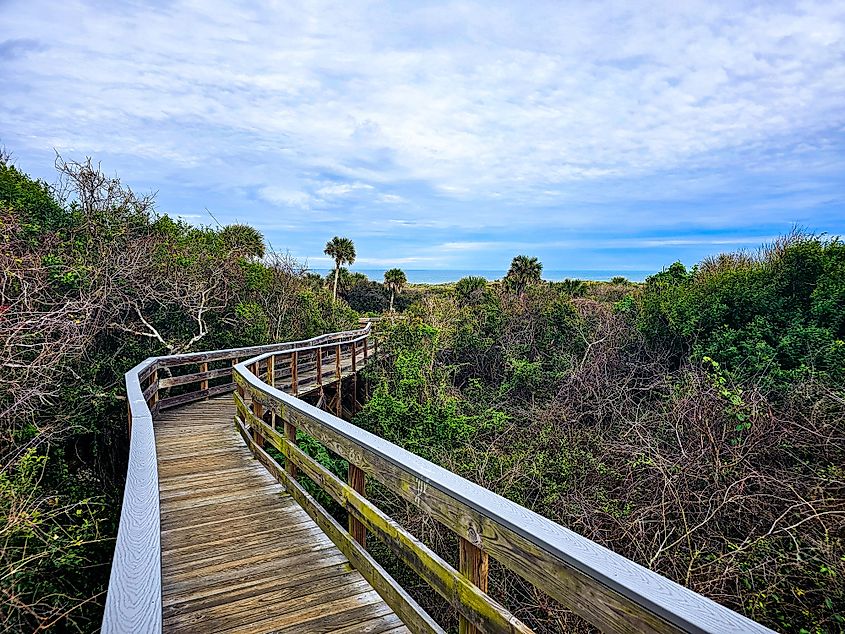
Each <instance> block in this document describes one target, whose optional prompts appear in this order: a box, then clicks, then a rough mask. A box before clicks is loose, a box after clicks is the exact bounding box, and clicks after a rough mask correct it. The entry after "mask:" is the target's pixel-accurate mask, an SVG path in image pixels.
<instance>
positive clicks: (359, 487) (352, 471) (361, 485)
mask: <svg viewBox="0 0 845 634" xmlns="http://www.w3.org/2000/svg"><path fill="white" fill-rule="evenodd" d="M347 482H348V483H349V486H351V487H352V488H353V489H355V490H356V491H357V492H358V493H360V494H361V495H366V494H367V477H366V474H365V473H364V471H363V470H362V469H359V468H358V467H356V466H355V465H354V464H352V463H351V462H350V463H349V476H348V478H347ZM349 534H350V535H352V539H354V540H355V541H356V542H358V543H359V544H361V546H363V547H364V548H366V547H367V529H366V528H365V527H364V525H363V524H362V523H361V522H360V521H358V520H357V519H355V518H354V517H352V513H350V514H349Z"/></svg>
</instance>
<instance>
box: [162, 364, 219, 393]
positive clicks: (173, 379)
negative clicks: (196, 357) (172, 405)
mask: <svg viewBox="0 0 845 634" xmlns="http://www.w3.org/2000/svg"><path fill="white" fill-rule="evenodd" d="M202 366H206V367H208V364H207V363H201V364H200V367H202ZM230 376H232V368H217V369H215V370H200V371H198V372H194V373H193V374H180V375H178V376H168V377H165V378H163V379H159V380H158V384H159V386H160V387H162V388H165V387H174V386H176V385H187V384H189V383H199V384H200V387H199V389H200V390H207V389H208V381H209V380H210V379H219V378H221V377H230ZM203 384H204V385H203Z"/></svg>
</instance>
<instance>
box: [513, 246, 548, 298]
mask: <svg viewBox="0 0 845 634" xmlns="http://www.w3.org/2000/svg"><path fill="white" fill-rule="evenodd" d="M542 273H543V265H542V264H541V263H540V260H538V259H537V258H535V257H528V256H527V255H517V256H516V257H515V258H514V259H513V261H512V262H511V267H510V269H509V270H508V274H507V275H506V276H505V282H506V285H507V286H508V288H511V289H512V290H513V291H514V292H515V293H517V294H520V295H521V294H522V293H524V292H525V289H527V288H528V287H529V286H531V285H532V284H536V283H537V282H539V281H540V275H541V274H542Z"/></svg>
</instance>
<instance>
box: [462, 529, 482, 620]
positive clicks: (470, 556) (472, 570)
mask: <svg viewBox="0 0 845 634" xmlns="http://www.w3.org/2000/svg"><path fill="white" fill-rule="evenodd" d="M458 539H460V555H459V558H460V562H459V565H458V570H459V571H460V573H461V574H462V575H463V576H464V577H466V578H467V579H469V580H470V582H472V583H473V584H475V585H476V586H478V589H479V590H481V591H482V592H487V573H488V572H489V570H490V558H489V557H488V555H487V553H485V552H484V551H483V550H481V549H480V548H479V547H478V546H476V545H475V544H473V543H471V542H469V541H467V540H466V539H464V538H463V537H459V538H458ZM458 632H459V633H460V634H481V630H479V629H478V628H477V627H475V626H474V625H473V624H472V623H470V622H469V621H467V620H466V619H465V618H464V617H463V616H462V617H460V622H459V624H458Z"/></svg>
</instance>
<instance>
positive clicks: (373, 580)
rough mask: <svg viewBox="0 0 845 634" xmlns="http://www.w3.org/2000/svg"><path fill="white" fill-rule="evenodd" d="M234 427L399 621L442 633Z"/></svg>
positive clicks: (239, 424) (299, 487)
mask: <svg viewBox="0 0 845 634" xmlns="http://www.w3.org/2000/svg"><path fill="white" fill-rule="evenodd" d="M235 424H236V425H237V427H238V430H239V431H240V433H241V436H242V437H243V438H244V440H245V441H246V443H247V445H248V446H249V448H250V449H251V450H252V452H253V454H254V455H255V457H256V458H257V459H258V460H259V461H260V462H261V463H262V464H263V465H264V466H265V467H267V470H268V471H269V472H270V473H271V474H272V475H273V476H274V477H275V478H276V479H278V480H279V482H280V483H281V484H282V485H283V486H284V487H285V489H287V491H288V493H290V495H291V496H292V497H293V498H294V499H295V500H296V501H297V502H298V503H299V505H300V506H301V507H302V508H303V509H304V510H305V512H306V513H308V515H309V516H311V518H312V519H313V520H314V521H315V522H316V523H317V525H318V526H319V527H320V528H321V529H322V530H323V532H324V533H325V534H326V535H327V536H328V537H329V539H331V540H332V542H333V543H334V544H335V546H337V547H338V549H339V550H340V551H341V552H342V553H343V554H344V555H346V557H348V558H349V561H350V562H351V563H352V565H353V566H354V567H355V569H356V570H357V571H358V572H360V573H361V575H362V576H363V577H364V579H366V580H367V581H368V582H369V583H370V585H372V587H373V588H375V590H376V591H377V592H378V593H379V595H381V597H382V598H383V599H384V600H385V601H386V602H387V604H388V605H389V606H390V607H391V608H393V610H394V611H395V612H396V614H397V615H398V616H399V617H400V618H401V619H402V622H403V623H405V624H407V625H410V626H411V628H412V629H413V630H414V631H416V632H432V633H438V634H445V632H444V631H443V629H442V628H441V627H440V626H439V625H437V623H436V622H435V621H434V620H433V619H432V618H431V617H430V616H429V615H428V614H427V613H426V612H425V610H423V609H422V608H421V607H420V606H419V605H418V604H417V602H416V601H414V599H413V598H411V596H410V595H408V593H407V592H405V590H404V589H402V587H401V586H400V585H399V584H397V583H396V581H395V580H394V579H393V577H391V576H390V575H389V574H388V573H387V571H385V570H384V569H383V568H382V567H381V566H380V565H379V564H378V562H376V560H375V559H373V558H372V556H371V555H370V554H369V553H368V552H367V551H366V550H364V549H363V548H361V546H360V544H358V543H357V542H356V541H355V540H353V539H352V537H351V536H350V535H349V533H347V532H346V531H345V530H343V528H342V527H341V526H340V524H338V523H337V521H336V520H335V519H334V518H333V517H332V516H331V515H329V514H328V513H327V512H326V511H325V510H324V509H323V508H322V507H321V506H320V505H319V504H317V502H316V501H315V500H314V499H313V498H312V497H311V496H310V495H309V494H308V492H307V491H306V490H305V489H304V488H302V485H300V484H299V483H298V482H297V481H296V480H294V479H293V478H291V477H290V475H289V474H288V473H287V472H285V470H284V469H282V468H281V467H280V466H279V465H278V464H277V463H276V461H275V460H273V458H272V457H271V456H270V455H269V454H268V453H267V452H266V451H264V449H262V448H261V447H259V446H258V445H257V444H256V443H255V442H253V440H252V438H251V437H250V436H249V433H248V432H247V430H246V427H245V426H244V424H243V422H242V421H241V420H240V419H239V418H237V417H236V418H235ZM261 424H263V425H264V426H265V431H266V432H267V435H268V437H269V436H270V434H271V433H272V434H273V437H274V438H276V439H278V440H279V442H280V444H281V441H282V438H281V436H280V435H279V434H278V433H276V432H275V431H274V430H270V429H269V427H268V426H266V424H265V423H263V421H262V422H261Z"/></svg>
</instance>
